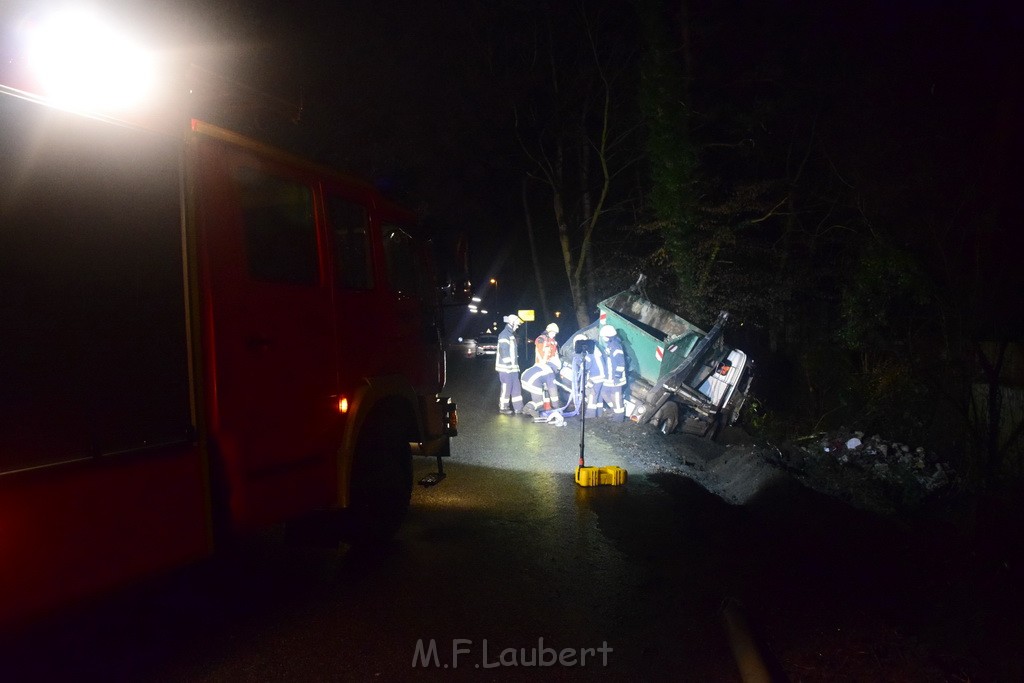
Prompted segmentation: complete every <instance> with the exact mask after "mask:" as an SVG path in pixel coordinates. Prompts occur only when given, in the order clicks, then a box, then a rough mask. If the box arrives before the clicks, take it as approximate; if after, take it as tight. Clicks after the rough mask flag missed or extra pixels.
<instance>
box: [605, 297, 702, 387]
mask: <svg viewBox="0 0 1024 683" xmlns="http://www.w3.org/2000/svg"><path fill="white" fill-rule="evenodd" d="M597 308H598V311H599V312H600V316H601V317H600V324H601V325H611V326H612V327H614V328H615V330H616V331H617V332H618V336H619V339H621V340H622V347H623V350H624V351H625V353H626V357H627V359H628V363H629V369H630V372H631V373H632V374H633V376H634V377H636V376H639V377H640V378H641V379H643V380H645V381H647V382H649V383H650V384H652V385H654V384H655V383H657V382H658V380H659V379H661V378H662V377H663V376H665V375H667V374H671V373H672V372H674V371H675V370H676V369H678V368H679V366H680V365H682V363H683V361H684V360H685V359H686V357H687V356H689V355H690V353H691V352H692V351H693V349H694V347H695V346H696V345H697V342H699V341H700V340H701V339H702V338H703V337H704V336H705V335H706V334H707V333H706V332H705V331H704V330H702V329H700V328H699V327H697V326H695V325H693V324H692V323H690V322H688V321H686V320H683V319H682V318H680V317H679V316H678V315H676V314H675V313H672V312H671V311H667V310H665V309H664V308H661V307H660V306H657V305H655V304H653V303H651V302H650V301H648V300H647V299H645V298H644V297H642V296H640V295H639V294H636V293H634V292H631V291H625V292H619V293H618V294H616V295H615V296H611V297H609V298H607V299H605V300H604V301H602V302H601V303H599V304H598V305H597Z"/></svg>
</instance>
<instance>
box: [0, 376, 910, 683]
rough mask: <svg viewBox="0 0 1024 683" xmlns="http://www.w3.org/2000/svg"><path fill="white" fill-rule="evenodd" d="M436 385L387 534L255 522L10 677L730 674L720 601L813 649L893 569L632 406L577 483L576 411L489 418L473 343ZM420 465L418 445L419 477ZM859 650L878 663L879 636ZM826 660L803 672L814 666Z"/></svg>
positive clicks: (28, 656) (695, 677)
mask: <svg viewBox="0 0 1024 683" xmlns="http://www.w3.org/2000/svg"><path fill="white" fill-rule="evenodd" d="M449 393H450V394H451V395H452V396H453V397H454V398H455V400H456V401H457V402H458V405H459V412H460V418H461V424H460V436H459V437H458V438H457V439H456V440H455V443H454V444H453V457H452V458H451V459H450V460H448V461H446V467H445V469H446V471H447V473H448V477H447V479H446V480H445V481H444V482H443V483H442V484H440V485H438V486H436V487H432V488H421V487H418V486H417V487H416V489H415V491H414V493H413V501H412V509H411V511H410V515H409V518H408V520H407V522H406V524H405V526H404V527H403V529H402V530H401V531H400V533H399V534H398V536H397V538H396V540H395V542H394V543H392V544H390V545H388V546H387V547H385V548H382V549H378V550H374V551H367V550H360V549H353V548H348V547H345V546H343V547H342V548H341V549H328V548H311V547H296V546H292V545H288V544H286V543H284V542H283V533H282V532H281V530H280V529H274V530H269V531H268V532H266V533H265V534H263V535H260V536H257V537H253V538H248V539H245V540H244V541H241V542H239V543H238V544H237V545H236V546H234V547H232V548H227V549H224V550H222V551H221V552H219V553H218V554H217V555H216V556H215V557H213V558H211V559H210V560H209V561H206V562H203V563H200V564H198V565H195V566H192V567H188V568H185V569H182V570H179V571H176V572H173V573H171V574H169V575H167V576H162V577H158V578H156V579H154V580H152V581H148V582H146V583H145V584H144V585H142V586H138V587H135V588H133V589H131V590H128V591H125V592H123V593H121V594H119V595H116V596H111V597H108V598H105V599H103V600H100V601H97V602H95V603H93V604H90V605H88V606H84V607H82V608H80V609H78V610H76V611H74V612H71V613H69V614H66V615H63V616H61V617H59V618H56V619H53V620H50V621H48V622H46V623H43V624H41V625H39V626H38V627H36V628H34V629H32V630H31V631H29V632H26V633H20V634H14V635H12V636H11V637H9V638H8V639H7V640H8V642H7V643H6V644H5V647H4V648H3V649H2V652H0V662H2V663H0V671H2V670H3V668H7V669H8V671H9V673H13V674H14V676H15V677H16V679H17V680H54V679H64V680H67V679H75V680H86V679H88V680H96V679H101V680H169V681H176V680H196V681H206V680H209V681H218V680H408V679H413V680H417V679H449V678H460V679H462V678H464V679H467V680H506V679H526V678H531V679H532V678H537V677H546V678H549V679H552V680H581V679H586V678H593V677H600V678H607V679H611V680H627V679H631V680H651V681H654V680H658V681H660V680H665V681H690V680H692V681H738V680H740V674H739V668H738V667H737V663H736V661H735V660H734V657H733V654H732V651H731V649H730V641H729V638H728V637H727V635H726V629H725V628H724V627H723V622H722V618H721V612H720V607H721V606H722V604H723V601H724V600H725V599H726V598H729V597H737V598H740V599H741V600H743V601H745V602H746V603H747V604H748V605H749V606H750V608H751V609H750V611H751V612H752V613H754V615H755V617H756V619H755V623H757V622H760V623H762V624H764V623H769V622H770V623H771V625H772V626H773V627H774V628H775V629H778V630H779V633H780V634H781V635H778V636H777V640H776V643H777V644H779V645H781V646H786V645H787V644H788V645H789V646H793V644H794V643H800V644H801V645H802V646H804V647H806V648H810V649H811V650H813V648H814V647H816V646H817V645H818V644H819V643H821V644H823V645H824V646H826V647H827V646H828V644H829V643H834V642H835V631H836V630H837V629H838V630H842V629H843V628H844V627H849V628H857V627H858V623H859V622H864V621H867V622H870V624H869V626H868V629H869V630H870V629H873V628H875V626H874V623H875V622H874V620H875V619H876V615H875V612H874V609H875V607H874V606H873V600H874V598H872V600H871V601H868V602H864V598H865V596H866V595H875V593H876V592H877V589H878V586H879V585H883V584H888V583H889V582H890V581H891V578H892V577H891V576H890V575H887V576H885V577H881V578H880V577H877V576H870V575H866V574H865V573H864V571H865V569H864V568H865V566H867V565H865V564H863V563H861V562H857V561H856V559H855V558H857V557H866V556H869V555H871V554H872V553H874V552H876V550H877V549H878V548H877V546H884V547H885V551H886V552H892V549H893V548H897V549H898V548H899V542H898V540H893V537H892V536H891V535H890V531H889V530H888V529H887V528H886V527H884V526H882V525H877V524H875V523H874V522H872V521H870V520H867V521H865V520H864V519H862V518H860V517H855V518H851V517H849V516H846V515H844V513H843V512H842V511H841V510H840V509H839V508H838V507H837V506H835V505H833V504H832V503H830V502H829V501H826V500H822V499H819V498H815V497H813V496H810V495H809V494H808V493H807V492H806V491H802V490H796V489H788V488H782V489H777V490H774V491H772V492H770V493H767V494H766V495H765V500H763V501H761V502H760V504H753V505H750V506H744V507H736V506H730V505H727V504H726V503H724V502H722V501H721V500H720V499H719V498H717V497H716V496H714V495H711V494H709V493H707V492H706V491H705V490H704V489H703V488H701V487H700V486H698V485H697V484H695V483H693V482H692V481H690V480H688V479H685V478H682V477H678V476H673V475H667V474H661V473H657V472H654V471H647V470H646V469H645V467H646V466H645V465H643V464H642V463H641V462H637V461H635V460H632V459H631V456H630V454H629V449H624V448H623V447H622V443H623V439H624V440H626V441H629V440H630V439H632V438H634V435H635V436H636V438H639V434H638V433H637V432H629V431H628V430H637V429H638V428H637V427H636V426H634V425H630V424H628V423H627V424H625V425H621V426H615V427H609V426H607V425H601V424H591V427H590V429H588V430H587V433H586V440H585V449H586V459H587V463H588V464H592V465H613V464H614V465H620V466H623V467H626V468H627V469H629V470H630V478H629V481H628V483H627V485H625V486H622V487H599V488H589V489H584V488H580V487H578V486H576V485H575V483H574V482H573V480H572V472H573V468H574V467H575V465H576V462H577V459H578V456H579V449H580V436H581V431H580V424H579V422H575V421H570V422H569V423H568V424H567V425H566V426H565V427H554V426H552V425H547V424H535V423H533V422H532V421H530V420H528V419H525V418H522V417H509V416H502V415H499V414H498V412H497V395H498V384H497V380H496V374H495V373H494V371H493V367H492V364H491V363H489V362H488V361H486V360H481V361H474V360H459V359H457V360H456V361H454V363H453V366H452V368H451V376H450V385H449ZM588 424H590V423H588ZM620 429H621V430H627V431H619V430H620ZM591 430H592V431H591ZM608 434H615V435H617V440H616V439H610V438H606V435H608ZM432 469H433V462H432V461H429V460H422V459H417V460H416V461H415V476H416V478H417V479H419V478H420V477H421V476H423V475H425V474H426V473H428V472H429V471H431V470H432ZM773 500H775V501H779V500H784V501H785V505H774V504H773V503H772V501H773ZM836 537H840V538H841V539H842V540H841V542H838V543H837V542H835V538H836ZM900 566H901V567H902V566H905V565H903V564H901V565H900ZM906 566H910V565H906ZM823 578H827V581H823V580H822V579H823ZM837 585H839V586H843V590H842V591H838V593H840V594H837V591H836V590H835V589H834V587H835V586H837ZM889 598H890V596H882V597H881V598H880V599H879V602H881V603H883V604H884V603H885V601H886V600H887V599H889ZM860 626H861V627H863V624H860ZM755 630H756V629H755ZM884 636H885V634H879V637H883V638H884ZM863 649H865V653H864V656H865V657H873V658H874V660H875V661H876V662H877V666H878V670H881V671H886V670H890V669H889V667H890V665H891V664H892V663H891V662H887V661H883V660H884V658H885V657H886V656H888V655H887V654H886V653H885V652H884V651H880V650H878V649H877V648H876V649H874V650H871V646H870V644H867V645H865V646H864V648H863ZM869 650H870V651H869ZM768 654H769V656H768V658H767V660H766V666H768V667H769V668H770V669H771V668H772V667H773V666H775V664H774V662H773V660H772V658H771V656H770V653H768ZM880 657H881V658H882V659H879V658H880ZM809 664H810V665H811V667H813V665H814V662H813V661H810V662H809ZM821 674H824V676H823V677H820V676H819V675H821ZM832 674H838V672H835V671H827V670H823V669H821V668H820V667H819V668H818V669H817V670H816V671H815V670H813V668H812V669H811V670H809V671H808V676H807V680H835V679H834V678H833V677H832ZM0 678H6V679H7V680H14V679H15V678H8V677H4V676H0ZM840 678H842V676H841V675H840ZM909 680H915V679H914V678H913V677H911V678H909Z"/></svg>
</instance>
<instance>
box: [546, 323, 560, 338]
mask: <svg viewBox="0 0 1024 683" xmlns="http://www.w3.org/2000/svg"><path fill="white" fill-rule="evenodd" d="M544 331H545V332H547V333H548V334H550V335H551V336H554V335H556V334H558V325H556V324H554V323H548V326H547V327H545V328H544Z"/></svg>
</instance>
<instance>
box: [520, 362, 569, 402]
mask: <svg viewBox="0 0 1024 683" xmlns="http://www.w3.org/2000/svg"><path fill="white" fill-rule="evenodd" d="M558 371H559V362H558V357H557V356H556V357H555V360H553V361H549V362H547V363H534V364H533V365H531V366H530V367H528V368H526V370H523V377H522V386H523V389H526V390H527V391H528V392H530V402H529V403H527V404H526V407H525V408H523V413H524V414H526V415H528V416H530V417H540V414H541V411H544V410H553V409H556V408H561V407H562V402H561V400H559V398H558V387H557V386H556V384H555V378H556V377H557V376H558ZM545 392H546V393H547V396H548V398H546V399H545V397H544V394H545Z"/></svg>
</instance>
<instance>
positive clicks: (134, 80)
mask: <svg viewBox="0 0 1024 683" xmlns="http://www.w3.org/2000/svg"><path fill="white" fill-rule="evenodd" d="M26 32H27V35H26V38H27V50H28V54H27V57H28V64H29V66H30V68H31V69H32V73H33V76H34V77H35V79H36V80H37V81H38V86H39V88H40V89H41V92H40V93H39V94H41V95H43V96H45V97H47V98H48V99H50V100H52V101H53V102H54V103H55V104H57V105H59V106H63V107H67V108H70V109H79V110H86V111H111V110H114V111H117V110H124V109H130V108H132V107H135V106H138V105H139V104H141V103H142V102H144V101H145V99H146V97H147V96H148V95H149V94H150V93H151V92H152V90H153V86H154V85H155V80H156V58H155V56H154V54H153V53H152V52H150V51H149V50H146V49H145V48H144V47H143V46H141V45H139V44H138V43H136V42H134V41H133V40H131V39H130V38H129V37H128V36H126V35H125V34H124V33H122V32H121V31H119V30H117V29H116V28H115V27H113V26H112V25H110V24H108V23H106V22H104V21H103V20H102V19H101V18H100V17H99V16H98V15H96V14H95V13H94V12H92V11H90V10H88V9H84V8H83V9H73V10H63V11H60V12H56V13H54V14H51V15H49V16H47V17H45V18H44V19H42V20H41V21H38V22H34V23H31V24H29V25H28V26H26Z"/></svg>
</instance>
